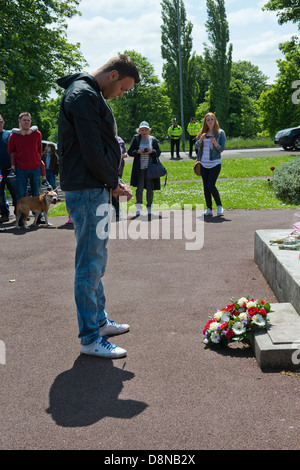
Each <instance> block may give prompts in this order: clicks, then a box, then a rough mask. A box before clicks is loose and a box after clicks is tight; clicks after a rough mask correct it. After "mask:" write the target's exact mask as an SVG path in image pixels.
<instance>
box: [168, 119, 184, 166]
mask: <svg viewBox="0 0 300 470" xmlns="http://www.w3.org/2000/svg"><path fill="white" fill-rule="evenodd" d="M181 134H182V128H181V126H179V124H178V122H177V119H173V124H172V126H170V127H169V129H168V136H169V137H170V139H171V160H174V147H176V155H177V157H176V158H177V160H181V157H180V155H179V148H180V137H181Z"/></svg>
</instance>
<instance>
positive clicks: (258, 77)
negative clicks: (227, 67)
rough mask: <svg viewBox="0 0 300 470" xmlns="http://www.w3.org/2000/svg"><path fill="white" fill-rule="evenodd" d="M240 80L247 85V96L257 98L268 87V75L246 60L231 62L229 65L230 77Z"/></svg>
mask: <svg viewBox="0 0 300 470" xmlns="http://www.w3.org/2000/svg"><path fill="white" fill-rule="evenodd" d="M232 78H234V79H237V80H241V81H242V82H243V83H244V85H246V86H249V96H251V98H254V99H256V100H257V99H258V98H259V97H260V95H261V93H262V91H265V90H267V89H268V85H267V81H268V77H267V76H266V75H264V74H263V73H262V71H261V70H259V68H258V67H257V66H256V65H253V64H251V62H249V61H247V60H239V61H238V62H233V63H232V67H231V79H232Z"/></svg>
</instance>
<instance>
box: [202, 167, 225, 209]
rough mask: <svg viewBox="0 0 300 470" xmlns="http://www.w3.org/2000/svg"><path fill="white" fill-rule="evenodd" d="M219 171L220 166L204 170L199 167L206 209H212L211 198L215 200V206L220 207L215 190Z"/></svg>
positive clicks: (219, 199)
mask: <svg viewBox="0 0 300 470" xmlns="http://www.w3.org/2000/svg"><path fill="white" fill-rule="evenodd" d="M220 171H221V164H219V165H216V166H214V167H213V168H204V166H203V165H201V177H202V181H203V189H204V197H205V202H206V207H207V208H208V209H212V197H213V198H214V200H215V203H216V205H217V206H221V205H222V203H221V198H220V194H219V191H218V190H217V188H216V182H217V179H218V176H219V174H220Z"/></svg>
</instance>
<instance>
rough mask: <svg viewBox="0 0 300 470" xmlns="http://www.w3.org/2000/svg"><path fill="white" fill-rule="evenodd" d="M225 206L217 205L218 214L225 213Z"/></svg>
mask: <svg viewBox="0 0 300 470" xmlns="http://www.w3.org/2000/svg"><path fill="white" fill-rule="evenodd" d="M223 212H224V211H223V207H222V206H217V215H223Z"/></svg>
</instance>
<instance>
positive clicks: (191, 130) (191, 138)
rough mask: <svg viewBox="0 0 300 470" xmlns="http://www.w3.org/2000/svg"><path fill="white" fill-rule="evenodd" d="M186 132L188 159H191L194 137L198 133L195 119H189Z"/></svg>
mask: <svg viewBox="0 0 300 470" xmlns="http://www.w3.org/2000/svg"><path fill="white" fill-rule="evenodd" d="M187 132H188V134H189V157H190V158H192V157H193V149H194V146H195V141H196V137H197V134H198V133H199V132H200V124H199V122H198V121H197V119H196V118H195V117H191V119H190V122H189V123H188V126H187Z"/></svg>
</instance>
